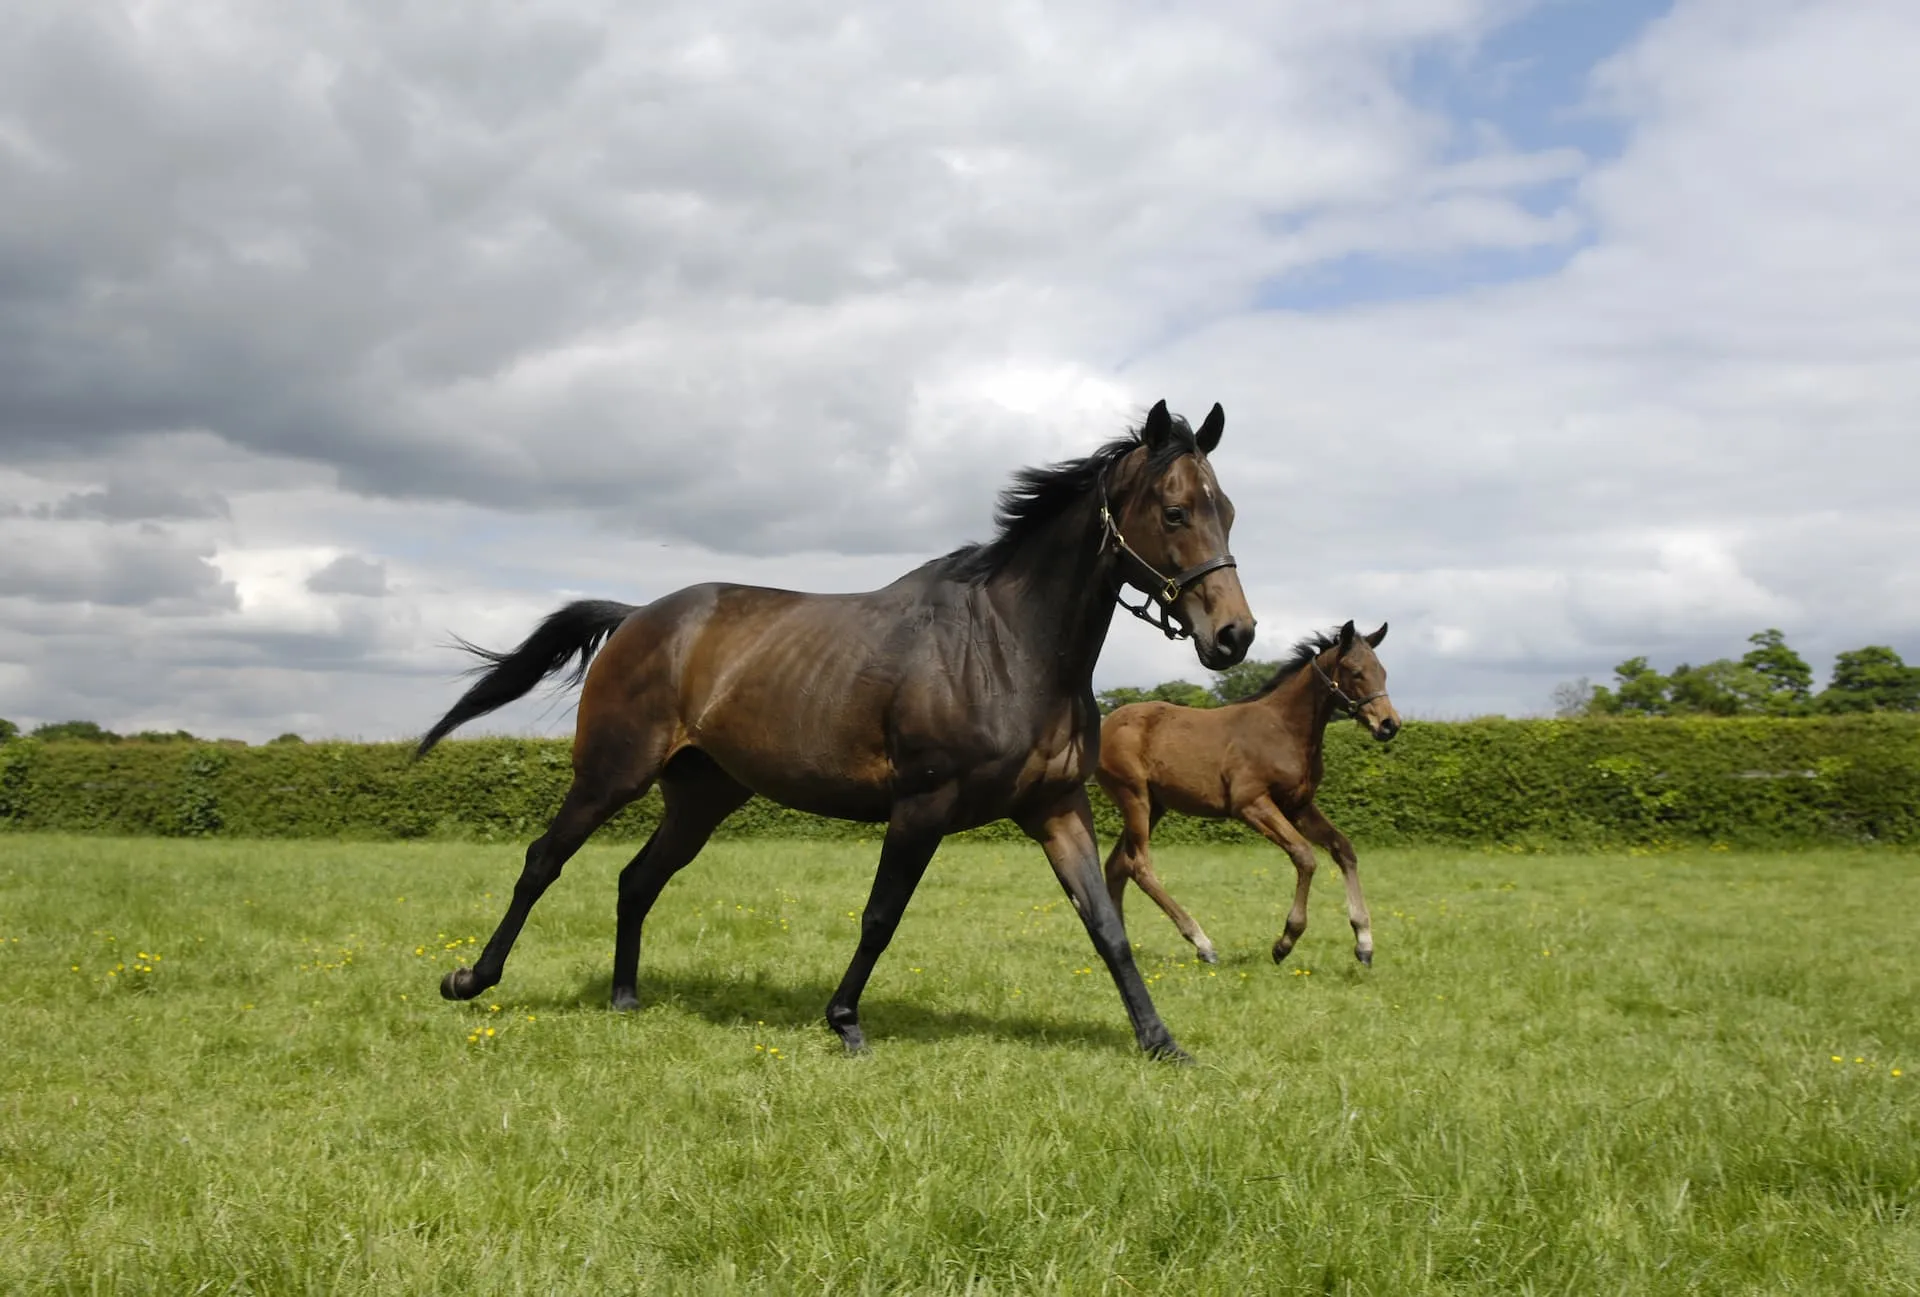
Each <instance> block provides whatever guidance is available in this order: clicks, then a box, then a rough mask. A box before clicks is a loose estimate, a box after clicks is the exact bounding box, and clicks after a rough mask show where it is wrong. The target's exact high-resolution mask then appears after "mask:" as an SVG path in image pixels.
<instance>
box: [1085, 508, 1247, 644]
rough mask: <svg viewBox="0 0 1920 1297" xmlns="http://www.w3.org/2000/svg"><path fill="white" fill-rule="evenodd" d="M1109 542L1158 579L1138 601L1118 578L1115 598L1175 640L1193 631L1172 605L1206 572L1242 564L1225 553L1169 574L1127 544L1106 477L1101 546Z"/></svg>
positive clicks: (1114, 593)
mask: <svg viewBox="0 0 1920 1297" xmlns="http://www.w3.org/2000/svg"><path fill="white" fill-rule="evenodd" d="M1108 545H1112V546H1113V548H1114V550H1115V552H1117V553H1120V554H1124V555H1126V556H1127V557H1128V558H1130V559H1132V560H1133V561H1134V562H1136V563H1138V564H1139V565H1140V566H1141V567H1142V568H1143V569H1145V570H1146V573H1147V575H1148V576H1150V577H1152V578H1153V579H1154V581H1155V582H1156V583H1157V584H1156V585H1155V586H1154V587H1153V589H1152V592H1151V593H1150V594H1149V595H1148V597H1147V598H1146V599H1142V600H1141V601H1140V602H1139V604H1138V605H1135V604H1130V603H1128V602H1127V601H1126V599H1125V598H1124V597H1123V596H1122V594H1121V591H1122V589H1123V588H1124V582H1122V581H1120V580H1118V579H1116V580H1115V581H1114V583H1113V601H1114V602H1115V603H1117V604H1119V605H1120V606H1121V607H1122V608H1125V609H1126V610H1127V611H1128V612H1130V613H1132V614H1133V615H1134V616H1136V617H1138V618H1139V619H1140V620H1141V621H1143V622H1145V623H1147V625H1149V626H1158V627H1159V628H1160V633H1161V634H1163V635H1165V636H1166V637H1167V638H1168V639H1173V640H1181V639H1187V638H1189V637H1190V636H1191V635H1192V634H1193V632H1192V631H1190V630H1188V629H1187V628H1186V627H1184V626H1182V625H1180V623H1179V622H1176V621H1174V620H1173V618H1172V617H1171V616H1170V615H1169V614H1171V613H1172V612H1173V605H1174V604H1176V603H1178V602H1179V601H1180V596H1181V595H1183V594H1185V593H1186V592H1187V591H1188V590H1190V589H1192V588H1193V585H1194V583H1195V582H1197V581H1198V580H1200V578H1201V577H1203V576H1205V575H1206V574H1207V573H1209V572H1217V571H1219V570H1220V569H1221V568H1223V567H1238V566H1240V565H1239V564H1238V563H1236V562H1234V560H1233V555H1231V554H1222V555H1220V556H1219V557H1217V558H1210V559H1208V560H1207V561H1206V562H1204V563H1196V564H1194V565H1193V566H1192V567H1190V568H1188V569H1186V570H1185V571H1184V572H1179V573H1176V574H1174V575H1173V576H1168V575H1167V574H1166V573H1164V572H1162V571H1161V570H1160V569H1159V568H1157V567H1155V566H1154V565H1153V564H1151V563H1149V562H1147V560H1146V559H1144V558H1142V557H1140V552H1139V551H1138V550H1136V549H1134V547H1133V546H1131V545H1129V544H1127V538H1126V537H1125V536H1122V535H1121V534H1120V524H1119V523H1118V522H1117V521H1116V520H1115V519H1114V516H1113V510H1112V509H1111V508H1109V507H1108V505H1107V482H1106V479H1105V478H1104V477H1103V478H1101V479H1100V548H1101V549H1103V550H1104V549H1106V547H1107V546H1108ZM1155 599H1157V600H1159V604H1158V606H1155V605H1154V604H1153V603H1152V602H1151V600H1155Z"/></svg>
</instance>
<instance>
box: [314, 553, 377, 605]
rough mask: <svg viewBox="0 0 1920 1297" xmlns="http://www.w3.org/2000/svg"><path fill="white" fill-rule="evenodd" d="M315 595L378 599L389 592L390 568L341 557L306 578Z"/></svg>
mask: <svg viewBox="0 0 1920 1297" xmlns="http://www.w3.org/2000/svg"><path fill="white" fill-rule="evenodd" d="M307 589H309V590H311V591H313V592H314V593H315V594H351V595H363V596H367V597H370V598H379V597H381V596H383V595H385V594H386V593H387V565H386V564H385V563H376V562H373V561H371V560H368V559H364V558H361V557H359V556H358V555H355V554H342V555H341V556H340V557H339V558H336V559H334V560H333V561H332V562H331V563H329V564H327V565H326V566H325V567H323V568H321V569H320V570H319V571H318V572H315V573H314V574H313V575H312V576H310V577H308V578H307Z"/></svg>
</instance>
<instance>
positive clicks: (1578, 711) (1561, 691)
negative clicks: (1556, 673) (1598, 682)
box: [1553, 676, 1593, 720]
mask: <svg viewBox="0 0 1920 1297" xmlns="http://www.w3.org/2000/svg"><path fill="white" fill-rule="evenodd" d="M1592 706H1593V681H1591V680H1589V679H1587V678H1586V677H1585V676H1581V677H1580V678H1579V679H1578V680H1562V681H1561V682H1560V683H1559V684H1557V685H1555V686H1554V687H1553V714H1554V715H1555V716H1558V717H1560V718H1561V719H1562V720H1572V719H1573V718H1574V717H1576V716H1585V715H1586V714H1587V712H1588V711H1589V710H1590V709H1591V708H1592Z"/></svg>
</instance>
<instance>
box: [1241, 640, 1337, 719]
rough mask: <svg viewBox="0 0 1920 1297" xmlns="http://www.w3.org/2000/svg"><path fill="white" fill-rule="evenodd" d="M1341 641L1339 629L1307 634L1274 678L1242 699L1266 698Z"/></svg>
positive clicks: (1245, 700) (1247, 700) (1244, 700)
mask: <svg viewBox="0 0 1920 1297" xmlns="http://www.w3.org/2000/svg"><path fill="white" fill-rule="evenodd" d="M1339 642H1340V633H1339V632H1338V631H1331V632H1329V631H1319V630H1317V631H1314V632H1312V633H1311V634H1309V635H1307V636H1306V637H1305V638H1303V639H1301V640H1300V641H1299V642H1298V643H1296V644H1295V645H1294V646H1293V649H1292V651H1291V652H1289V653H1288V654H1287V660H1286V661H1284V662H1282V663H1281V664H1280V669H1279V670H1278V671H1275V672H1274V673H1273V678H1272V679H1270V680H1268V681H1267V682H1266V683H1265V684H1263V685H1261V686H1260V688H1259V689H1257V690H1255V691H1254V692H1253V693H1251V694H1248V695H1247V696H1246V698H1244V699H1242V700H1241V701H1243V702H1253V701H1254V700H1255V699H1257V698H1265V697H1266V696H1267V695H1268V694H1270V693H1272V692H1273V691H1274V690H1276V689H1278V688H1279V687H1280V686H1281V685H1283V684H1285V683H1286V682H1287V681H1288V680H1289V679H1291V678H1292V677H1294V676H1296V675H1298V674H1300V672H1301V671H1302V670H1303V669H1304V668H1305V667H1306V665H1307V663H1309V662H1311V661H1313V660H1314V659H1315V658H1317V657H1319V656H1320V655H1321V654H1322V653H1324V652H1326V651H1327V650H1328V649H1330V648H1332V647H1333V646H1334V645H1336V644H1338V643H1339Z"/></svg>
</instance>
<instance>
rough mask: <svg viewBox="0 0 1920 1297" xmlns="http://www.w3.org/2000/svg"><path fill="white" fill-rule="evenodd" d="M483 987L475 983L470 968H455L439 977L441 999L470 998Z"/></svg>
mask: <svg viewBox="0 0 1920 1297" xmlns="http://www.w3.org/2000/svg"><path fill="white" fill-rule="evenodd" d="M484 989H486V988H484V987H481V986H478V985H476V984H475V980H474V976H473V970H472V969H471V968H456V969H454V970H453V971H452V972H451V973H448V974H447V975H446V976H445V977H443V978H441V979H440V998H441V999H443V1000H471V999H472V998H473V997H474V996H476V995H478V994H480V992H481V991H482V990H484Z"/></svg>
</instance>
